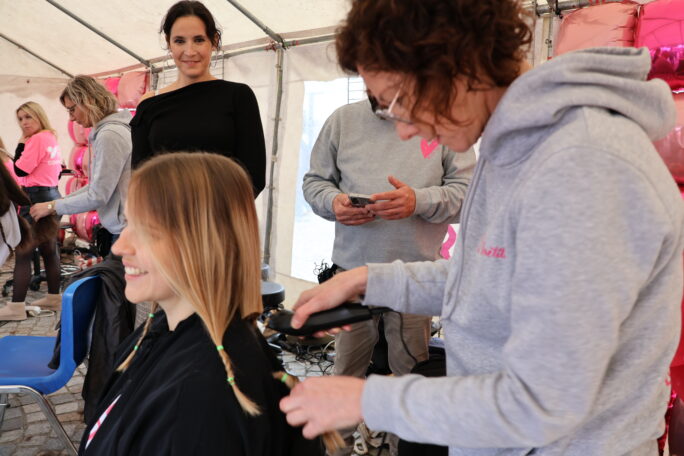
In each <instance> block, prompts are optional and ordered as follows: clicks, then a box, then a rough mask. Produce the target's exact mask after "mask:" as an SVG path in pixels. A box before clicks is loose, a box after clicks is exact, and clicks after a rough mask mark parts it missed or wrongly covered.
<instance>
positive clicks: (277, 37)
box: [227, 0, 284, 45]
mask: <svg viewBox="0 0 684 456" xmlns="http://www.w3.org/2000/svg"><path fill="white" fill-rule="evenodd" d="M227 1H228V3H230V4H231V5H233V6H234V7H235V8H236V9H237V10H238V11H240V12H241V13H242V14H243V15H244V16H245V17H247V19H249V20H250V21H252V22H253V23H254V24H255V25H256V26H257V27H259V28H260V29H261V30H263V31H264V33H265V34H266V35H268V36H270V37H271V39H272V40H273V41H276V42H278V43H280V45H283V44H284V40H283V37H282V36H280V35H278V34H277V33H276V32H274V31H273V30H271V29H270V28H269V27H268V26H267V25H266V24H264V23H263V22H261V21H260V20H259V18H257V17H256V16H255V15H253V14H252V13H250V12H249V10H248V9H247V8H245V7H244V6H242V5H241V4H239V3H238V2H237V1H235V0H227Z"/></svg>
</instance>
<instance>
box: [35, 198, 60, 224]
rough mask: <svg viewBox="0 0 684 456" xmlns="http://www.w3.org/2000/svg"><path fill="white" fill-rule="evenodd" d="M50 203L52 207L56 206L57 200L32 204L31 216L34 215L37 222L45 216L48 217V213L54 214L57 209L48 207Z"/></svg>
mask: <svg viewBox="0 0 684 456" xmlns="http://www.w3.org/2000/svg"><path fill="white" fill-rule="evenodd" d="M48 204H52V207H55V202H54V201H50V202H48V203H36V204H34V205H32V206H31V210H30V212H31V217H33V220H35V221H36V222H37V221H38V220H40V219H42V218H43V217H47V216H48V215H51V214H54V213H55V210H54V209H50V208H48Z"/></svg>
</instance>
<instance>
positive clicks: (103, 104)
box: [59, 75, 119, 126]
mask: <svg viewBox="0 0 684 456" xmlns="http://www.w3.org/2000/svg"><path fill="white" fill-rule="evenodd" d="M66 97H69V99H70V100H71V101H72V102H74V104H77V105H80V106H82V107H83V109H84V111H85V115H86V118H87V119H88V122H89V123H90V126H94V125H95V124H96V123H98V122H99V121H101V120H102V119H104V118H105V117H107V116H108V115H110V114H113V113H115V112H116V110H117V108H118V107H119V102H118V101H117V100H116V98H115V97H114V94H112V93H111V92H110V91H109V90H107V89H106V88H105V87H104V86H103V85H102V84H100V83H99V82H97V81H96V80H95V79H93V78H91V77H90V76H84V75H78V76H75V77H74V78H72V79H71V80H69V82H68V83H67V86H66V87H65V88H64V90H63V91H62V94H61V95H60V96H59V101H60V102H62V104H64V99H65V98H66Z"/></svg>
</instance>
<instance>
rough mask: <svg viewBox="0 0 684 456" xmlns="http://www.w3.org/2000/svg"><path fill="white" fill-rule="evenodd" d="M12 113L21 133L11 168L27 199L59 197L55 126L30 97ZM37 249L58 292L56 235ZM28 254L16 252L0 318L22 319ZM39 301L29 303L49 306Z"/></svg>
mask: <svg viewBox="0 0 684 456" xmlns="http://www.w3.org/2000/svg"><path fill="white" fill-rule="evenodd" d="M16 113H17V120H18V122H19V126H20V127H21V132H22V137H21V139H20V140H19V144H18V145H17V149H16V151H15V153H14V172H15V173H16V174H17V176H19V177H20V179H21V180H22V188H23V190H24V191H25V192H26V194H27V195H28V197H29V199H30V200H31V204H34V203H42V202H45V201H54V200H56V199H59V198H60V194H59V191H58V190H57V182H58V180H59V173H60V172H61V170H62V159H61V155H60V153H59V145H58V144H57V137H56V136H55V130H54V129H53V128H52V127H51V126H50V122H49V121H48V119H47V116H46V115H45V111H44V110H43V108H42V107H41V106H40V105H39V104H38V103H35V102H33V101H29V102H27V103H24V104H23V105H21V106H19V108H18V109H17V112H16ZM29 208H30V207H29V206H21V207H20V209H19V214H20V215H21V216H23V217H24V218H25V219H26V220H28V222H29V223H31V224H33V223H34V221H33V219H32V218H31V215H30V214H29ZM55 225H57V223H55ZM54 234H56V231H55V232H54ZM38 249H39V250H40V255H41V256H42V257H43V262H44V264H45V275H46V278H47V283H48V293H50V294H57V293H59V252H58V250H57V237H56V236H55V235H51V236H46V238H44V239H41V240H40V243H39V245H38ZM31 255H32V252H31V251H28V252H24V253H20V252H17V255H16V263H15V266H14V290H13V295H12V302H9V303H7V305H6V306H5V307H4V308H0V320H25V319H26V303H25V300H26V292H27V291H28V286H29V281H30V279H31ZM41 301H43V300H38V301H36V302H34V303H33V304H34V305H37V306H42V307H46V308H50V307H51V306H53V304H51V303H50V302H47V301H45V302H41Z"/></svg>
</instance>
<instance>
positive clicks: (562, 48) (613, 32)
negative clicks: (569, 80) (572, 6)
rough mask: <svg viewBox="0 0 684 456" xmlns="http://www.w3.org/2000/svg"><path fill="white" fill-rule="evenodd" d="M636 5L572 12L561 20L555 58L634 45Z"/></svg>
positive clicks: (624, 3)
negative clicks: (591, 50)
mask: <svg viewBox="0 0 684 456" xmlns="http://www.w3.org/2000/svg"><path fill="white" fill-rule="evenodd" d="M638 11H639V5H638V4H637V3H633V2H621V3H605V4H603V5H595V6H591V7H588V8H581V9H578V10H575V11H573V12H572V13H570V14H568V15H567V16H565V17H564V18H563V22H562V23H561V26H560V29H559V30H558V36H557V37H556V47H555V49H554V52H555V54H556V55H560V54H563V53H565V52H569V51H577V50H579V49H587V48H591V47H600V46H617V47H628V46H633V45H634V32H635V28H636V25H637V13H638Z"/></svg>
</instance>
